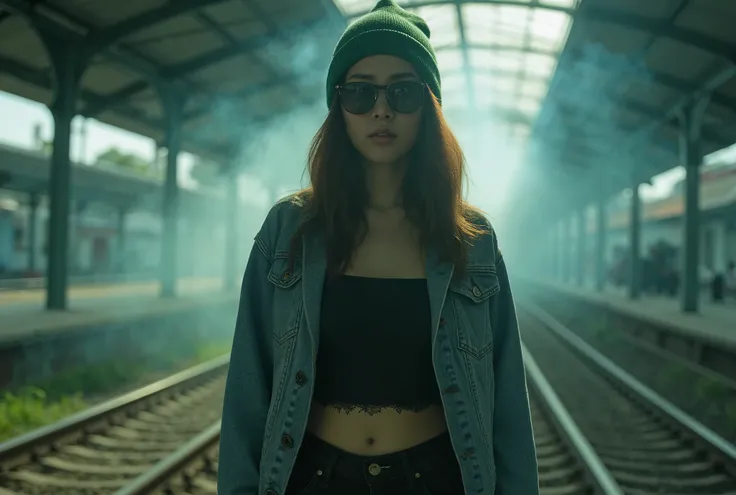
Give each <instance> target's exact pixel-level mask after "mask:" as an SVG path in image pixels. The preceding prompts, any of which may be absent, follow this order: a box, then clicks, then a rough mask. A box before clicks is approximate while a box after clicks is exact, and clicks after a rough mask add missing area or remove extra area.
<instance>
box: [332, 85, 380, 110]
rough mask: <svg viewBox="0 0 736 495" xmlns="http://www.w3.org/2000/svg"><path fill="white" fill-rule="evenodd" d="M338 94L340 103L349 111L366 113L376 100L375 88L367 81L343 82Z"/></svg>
mask: <svg viewBox="0 0 736 495" xmlns="http://www.w3.org/2000/svg"><path fill="white" fill-rule="evenodd" d="M339 95H340V104H341V105H342V107H343V108H344V109H345V110H346V111H347V112H349V113H355V114H361V113H368V112H370V110H371V108H373V105H374V103H375V102H376V89H375V88H374V87H373V85H372V84H369V83H347V84H343V85H342V87H341V88H340V92H339Z"/></svg>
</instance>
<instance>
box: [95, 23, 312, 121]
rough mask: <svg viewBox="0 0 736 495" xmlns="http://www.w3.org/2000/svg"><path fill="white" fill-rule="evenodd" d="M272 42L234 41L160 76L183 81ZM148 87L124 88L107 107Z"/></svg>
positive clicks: (303, 27) (286, 81)
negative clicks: (210, 67)
mask: <svg viewBox="0 0 736 495" xmlns="http://www.w3.org/2000/svg"><path fill="white" fill-rule="evenodd" d="M315 24H316V21H314V20H313V21H310V22H305V23H299V24H297V25H295V26H293V29H294V30H295V31H303V30H306V29H310V28H312V27H314V25H315ZM272 41H273V35H272V34H269V35H264V36H256V37H253V38H250V39H247V40H245V41H237V40H233V42H232V43H231V44H228V45H227V46H224V47H222V48H218V49H217V50H213V51H211V52H208V53H204V54H202V55H200V56H198V57H194V58H192V59H189V60H187V61H185V62H180V63H178V64H175V65H172V66H169V67H164V68H162V69H161V71H160V75H161V77H162V78H164V79H167V80H175V79H183V78H186V77H189V76H191V75H193V74H195V73H197V72H199V71H201V70H204V69H206V68H207V67H209V66H212V65H215V64H218V63H220V62H223V61H225V60H227V59H229V58H233V57H237V56H239V55H250V54H253V53H255V52H257V51H258V50H259V49H262V48H265V47H266V46H268V44H269V43H271V42H272ZM298 81H299V78H298V77H297V76H296V75H288V76H287V77H283V78H281V79H278V82H279V83H283V84H295V83H297V82H298ZM273 85H274V83H273V82H269V83H266V84H262V85H256V86H255V88H256V89H255V91H254V92H258V91H262V90H264V89H269V88H272V87H273ZM147 87H148V85H146V86H145V87H140V83H139V82H135V83H131V84H129V85H128V86H126V87H124V88H122V89H121V90H120V91H118V93H119V94H116V95H115V96H112V97H111V99H110V101H109V102H108V103H107V105H106V107H113V106H115V105H118V104H120V103H122V102H123V101H124V100H125V99H128V98H130V97H132V96H135V95H136V94H138V93H141V92H143V91H144V90H145V89H146V88H147ZM248 96H250V95H248ZM101 111H104V108H102V109H98V113H99V112H101Z"/></svg>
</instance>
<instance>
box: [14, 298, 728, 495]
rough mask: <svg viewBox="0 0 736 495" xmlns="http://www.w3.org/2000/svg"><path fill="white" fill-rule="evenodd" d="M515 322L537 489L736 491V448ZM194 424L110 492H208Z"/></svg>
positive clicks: (631, 494) (207, 466)
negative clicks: (524, 371)
mask: <svg viewBox="0 0 736 495" xmlns="http://www.w3.org/2000/svg"><path fill="white" fill-rule="evenodd" d="M520 321H521V323H522V328H523V337H524V342H525V343H526V346H525V347H524V353H525V362H526V369H527V377H528V381H529V389H530V402H531V410H532V419H533V422H534V434H535V442H536V446H537V457H538V462H539V479H540V493H541V495H583V494H605V495H624V494H626V495H654V494H663V495H735V494H736V446H734V445H732V444H731V443H729V442H727V441H726V440H724V439H723V438H721V437H719V436H718V435H716V434H715V433H713V432H712V431H711V430H708V429H707V428H705V427H704V426H703V425H701V424H700V423H698V422H697V421H696V420H694V419H693V418H691V417H689V416H688V415H686V414H685V413H683V412H682V411H680V410H679V409H677V408H676V407H675V406H673V405H672V404H671V403H669V402H667V401H665V400H664V399H662V398H661V397H659V396H658V395H657V394H655V393H654V392H652V391H651V390H650V389H648V388H647V387H646V386H644V385H642V384H641V383H640V382H638V381H636V380H635V379H634V378H633V377H631V376H630V375H629V374H627V373H626V372H625V371H623V370H622V369H621V368H619V367H618V366H616V365H615V364H613V363H612V362H610V361H609V360H607V359H606V358H605V357H603V356H602V355H600V353H598V352H597V351H595V350H594V349H593V348H592V347H590V346H589V345H588V344H586V343H585V342H584V341H582V340H581V339H580V338H579V337H577V336H576V335H574V334H573V333H572V332H570V331H569V330H567V329H566V328H564V327H563V326H562V325H560V324H559V323H557V322H556V321H555V320H553V319H552V318H551V317H550V316H549V315H547V314H546V313H544V312H543V311H541V310H540V309H539V308H537V307H532V306H527V307H525V308H524V311H521V312H520ZM218 413H219V410H218V411H216V412H215V414H214V416H213V417H216V416H217V414H218ZM196 428H199V430H198V431H197V432H196V434H195V432H194V430H195V429H196ZM196 428H195V425H194V424H189V425H188V429H187V430H186V431H187V432H188V433H190V435H189V436H188V437H187V436H186V435H181V438H179V439H178V441H179V442H180V443H179V444H178V445H177V446H176V447H175V448H172V449H170V451H169V452H168V453H161V455H159V458H158V460H157V462H156V463H155V464H154V463H149V464H147V465H145V466H144V463H142V462H141V461H140V459H138V460H136V462H137V464H136V466H137V471H138V475H137V476H136V477H133V476H130V477H126V478H125V479H124V480H122V479H121V481H123V483H121V484H120V485H119V486H118V487H117V488H118V489H117V491H114V495H165V494H166V495H168V494H182V495H214V494H215V493H216V479H217V447H218V442H219V435H220V424H219V417H216V419H215V420H214V421H211V422H210V423H208V424H206V425H204V424H202V423H201V422H197V426H196ZM171 446H172V447H174V444H173V443H172V444H171ZM159 453H160V452H159ZM149 460H153V458H152V457H149ZM13 472H16V473H17V470H16V471H12V472H11V474H12V473H13ZM6 478H7V475H4V476H2V477H0V480H5V479H6ZM0 486H4V485H2V484H0ZM20 493H59V494H64V495H65V494H66V493H79V494H87V493H112V488H110V489H109V490H108V491H106V492H103V491H80V490H76V491H67V492H61V491H58V490H56V491H51V492H39V491H33V492H30V491H29V492H20ZM0 494H2V495H5V494H4V493H3V492H2V491H1V490H0Z"/></svg>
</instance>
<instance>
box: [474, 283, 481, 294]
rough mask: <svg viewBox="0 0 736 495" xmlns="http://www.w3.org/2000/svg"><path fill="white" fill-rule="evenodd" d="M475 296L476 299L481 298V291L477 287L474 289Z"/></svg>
mask: <svg viewBox="0 0 736 495" xmlns="http://www.w3.org/2000/svg"><path fill="white" fill-rule="evenodd" d="M473 295H474V296H475V297H480V289H479V288H478V286H477V285H476V286H475V287H473Z"/></svg>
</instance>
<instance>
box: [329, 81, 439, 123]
mask: <svg viewBox="0 0 736 495" xmlns="http://www.w3.org/2000/svg"><path fill="white" fill-rule="evenodd" d="M407 82H410V83H414V84H418V85H420V86H421V87H422V91H423V94H422V103H421V104H420V105H419V106H418V107H417V109H416V110H414V111H411V112H401V111H399V110H398V109H397V108H396V107H394V105H393V104H392V103H391V99H390V98H389V97H388V93H387V94H386V101H387V102H388V104H389V106H390V107H391V108H392V109H393V110H394V111H395V112H396V113H400V114H404V115H408V114H412V113H414V112H416V111H418V110H419V109H420V108H422V107H423V106H424V97H425V96H426V90H427V87H428V85H427V83H426V82H424V81H397V82H395V83H391V84H373V83H369V82H364V81H360V82H357V81H356V82H349V83H344V84H336V85H335V89H336V90H337V93H338V98H340V91H341V90H342V89H343V88H344V87H345V85H347V84H368V85H370V86H373V89H374V91H375V92H374V97H373V104H372V105H371V106H370V108H369V109H368V110H366V111H365V112H359V113H353V112H351V111H350V110H348V109H347V108H345V106H344V105H342V100H340V105H342V107H343V108H345V111H346V112H348V113H351V114H353V115H365V114H367V113H368V112H370V111H371V110H373V107H375V106H376V102H377V101H378V92H379V91H387V90H388V88H390V87H391V86H393V85H395V84H401V83H407Z"/></svg>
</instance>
